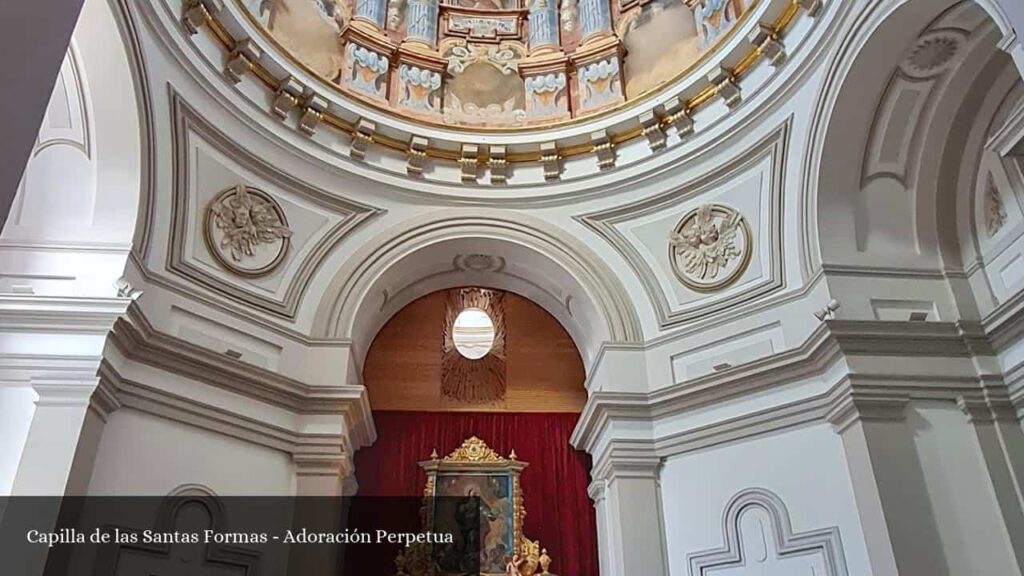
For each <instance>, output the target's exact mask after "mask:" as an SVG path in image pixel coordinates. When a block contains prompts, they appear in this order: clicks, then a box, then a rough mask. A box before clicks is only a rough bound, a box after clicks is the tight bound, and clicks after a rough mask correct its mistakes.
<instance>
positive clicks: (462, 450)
mask: <svg viewBox="0 0 1024 576" xmlns="http://www.w3.org/2000/svg"><path fill="white" fill-rule="evenodd" d="M512 453H513V454H515V451H514V450H513V451H512ZM514 459H515V458H512V460H514ZM444 461H445V462H505V461H506V459H505V458H502V457H501V455H500V454H498V453H497V452H495V451H494V450H493V449H491V447H490V446H488V445H487V444H486V443H485V442H484V441H483V440H481V439H479V438H477V437H476V436H470V437H469V439H467V440H465V441H464V442H463V443H462V445H461V446H459V447H458V448H456V449H455V451H454V452H452V453H451V454H449V455H447V456H445V458H444Z"/></svg>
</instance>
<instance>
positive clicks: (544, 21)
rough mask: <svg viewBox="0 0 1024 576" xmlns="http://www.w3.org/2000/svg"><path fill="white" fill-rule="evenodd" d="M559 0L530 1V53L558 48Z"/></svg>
mask: <svg viewBox="0 0 1024 576" xmlns="http://www.w3.org/2000/svg"><path fill="white" fill-rule="evenodd" d="M558 46H559V41H558V10H557V0H533V2H531V3H530V54H531V55H532V54H536V53H537V52H538V51H553V50H557V49H558Z"/></svg>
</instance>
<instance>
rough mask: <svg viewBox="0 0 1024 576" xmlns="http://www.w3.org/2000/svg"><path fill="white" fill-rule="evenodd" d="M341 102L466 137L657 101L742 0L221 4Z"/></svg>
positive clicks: (706, 51)
mask: <svg viewBox="0 0 1024 576" xmlns="http://www.w3.org/2000/svg"><path fill="white" fill-rule="evenodd" d="M235 1H236V2H239V3H240V4H241V7H242V8H244V11H245V14H246V16H247V17H248V18H249V20H250V21H251V22H250V23H251V24H252V25H253V26H254V27H255V28H256V29H258V30H259V32H260V33H261V34H262V35H263V36H264V38H265V40H268V41H269V43H270V44H272V45H274V46H275V47H276V49H277V51H278V52H280V53H281V54H282V55H284V56H285V57H286V58H288V59H289V60H291V63H292V64H294V65H296V66H297V67H298V68H300V69H302V70H303V71H304V72H305V73H307V74H310V75H312V76H315V77H316V78H318V79H319V80H321V81H322V82H323V83H324V84H326V85H328V86H330V89H331V90H335V91H337V93H338V94H340V95H341V96H342V97H345V98H348V99H353V100H356V101H358V102H359V103H360V104H364V105H368V106H370V107H373V108H376V109H378V110H379V111H382V112H384V113H387V114H394V115H399V116H402V117H405V118H406V119H411V120H414V121H417V122H424V123H428V124H433V125H438V126H446V127H460V128H461V127H465V128H473V129H517V128H522V129H530V128H536V127H541V126H550V125H552V124H560V123H569V122H571V121H573V120H574V119H576V118H584V117H593V116H595V115H600V114H603V113H607V112H609V111H611V110H615V109H618V108H622V107H624V106H627V105H629V104H630V103H632V102H636V101H640V100H644V99H646V98H648V97H649V96H651V95H654V94H657V93H658V92H659V91H660V90H661V89H663V88H664V87H666V86H669V85H672V84H674V83H676V82H677V81H678V80H679V79H680V78H681V77H683V76H685V75H686V72H687V71H689V70H692V69H693V68H694V67H695V66H697V65H698V64H699V63H701V62H703V61H705V60H707V59H708V58H710V57H712V55H713V54H715V52H716V46H718V45H719V44H720V43H722V42H723V41H724V40H725V39H727V38H728V37H729V36H730V35H731V33H732V31H733V30H734V29H735V28H738V26H737V24H738V23H739V22H740V21H742V20H744V16H745V15H747V13H748V12H750V11H751V10H752V8H754V6H753V4H756V1H755V0H235Z"/></svg>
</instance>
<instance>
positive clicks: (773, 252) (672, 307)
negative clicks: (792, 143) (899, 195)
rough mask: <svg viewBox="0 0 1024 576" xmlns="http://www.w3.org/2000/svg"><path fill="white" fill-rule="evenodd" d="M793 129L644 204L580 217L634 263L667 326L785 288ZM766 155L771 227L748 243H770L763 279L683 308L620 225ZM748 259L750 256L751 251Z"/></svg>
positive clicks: (699, 191) (701, 190)
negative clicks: (785, 207)
mask: <svg viewBox="0 0 1024 576" xmlns="http://www.w3.org/2000/svg"><path fill="white" fill-rule="evenodd" d="M789 132H790V120H787V121H786V122H785V123H783V124H782V125H780V126H779V127H777V128H776V129H775V130H774V131H773V132H772V133H771V134H770V135H768V136H767V137H765V138H763V139H762V140H761V141H760V142H758V143H757V144H755V145H754V146H752V147H751V148H749V149H748V150H746V151H744V152H742V153H741V154H739V155H738V156H737V157H736V158H734V159H732V160H731V161H730V162H727V163H725V164H723V165H721V166H720V167H719V168H718V169H717V170H716V171H715V172H712V173H710V174H706V175H703V176H702V177H700V178H699V179H696V180H693V181H691V182H687V183H685V184H683V185H681V186H679V187H678V188H676V189H673V190H670V191H669V192H665V193H662V194H659V195H655V196H653V197H651V198H648V199H646V200H643V201H641V202H636V203H630V204H627V205H625V206H619V207H615V208H611V209H607V210H601V211H599V212H592V213H588V214H583V215H580V216H576V219H577V220H578V221H580V222H581V223H583V224H584V225H586V226H587V227H589V228H590V229H591V230H593V231H594V232H595V233H597V234H598V235H599V236H600V237H602V238H603V239H605V240H606V241H607V242H609V243H610V244H611V245H612V246H613V247H614V248H615V249H616V250H617V251H618V252H619V253H620V254H622V256H623V257H624V258H625V259H626V261H627V262H628V263H629V264H630V267H631V268H632V269H633V271H634V272H635V273H636V274H637V276H638V277H639V278H640V280H641V282H642V284H643V286H644V289H645V290H646V292H647V295H648V297H649V298H650V299H651V301H652V302H654V304H655V310H656V312H657V314H658V322H659V327H660V328H661V329H663V330H664V329H668V328H672V327H675V326H678V325H680V324H682V323H684V322H689V321H692V320H695V319H698V318H703V317H706V316H708V315H711V314H716V313H720V312H724V311H726V310H728V309H729V308H730V307H732V306H734V305H737V304H740V303H743V302H748V301H750V300H753V299H756V298H761V297H764V296H767V295H769V294H771V293H773V292H775V291H777V290H779V289H781V288H782V287H783V286H784V279H783V277H782V271H783V251H782V244H781V242H782V235H783V230H782V194H783V191H782V187H783V179H784V168H785V162H786V147H787V145H788V140H789V139H788V135H789ZM765 159H767V160H768V161H769V162H770V165H771V166H770V175H769V176H768V177H767V178H766V180H767V181H765V182H762V186H765V187H767V193H766V194H764V195H763V204H761V206H760V207H761V209H762V210H768V211H769V214H768V229H760V230H758V232H757V233H756V234H755V235H754V237H753V238H751V240H752V242H751V244H753V246H747V247H746V249H747V250H748V251H750V250H759V249H760V247H759V244H760V243H765V242H767V243H769V248H768V250H767V254H768V261H767V262H762V264H761V266H762V269H763V271H764V274H763V278H761V279H760V280H758V281H756V282H754V283H753V284H752V285H751V286H750V287H748V288H744V289H739V290H735V291H732V292H728V293H727V294H728V295H727V296H725V297H719V296H716V295H714V294H709V293H706V291H705V292H701V293H700V294H702V296H701V297H700V298H698V299H696V300H694V301H692V302H688V303H687V305H686V306H685V307H681V306H679V305H678V304H676V303H675V302H674V301H673V300H674V299H670V297H669V294H668V292H667V291H666V288H665V286H664V283H663V282H662V281H661V280H659V278H658V276H657V274H656V273H655V272H654V269H653V268H652V266H654V264H652V263H651V262H649V261H648V260H647V258H645V257H644V255H643V254H642V253H641V251H640V248H639V247H637V246H636V245H634V241H633V240H631V239H630V238H627V237H626V236H625V235H624V234H623V232H622V231H621V230H620V229H619V227H618V226H619V225H621V224H625V223H627V222H630V221H634V220H638V219H641V218H643V217H645V216H650V215H653V214H656V213H659V212H662V211H666V210H670V209H672V208H673V207H674V206H676V205H679V204H680V203H682V202H686V201H690V200H692V199H694V198H698V197H701V196H702V195H703V194H705V193H706V192H708V191H711V190H715V189H716V188H718V187H720V186H722V185H723V184H724V183H726V182H729V181H731V180H733V179H734V178H735V177H736V176H737V175H741V174H744V173H746V172H747V171H749V170H751V169H752V167H754V166H756V165H757V164H758V163H759V162H762V161H764V160H765ZM759 216H760V215H759V214H744V217H747V218H756V217H759ZM668 232H669V231H668V230H666V236H665V237H666V240H665V243H666V244H668V243H669V240H668ZM745 257H746V258H749V253H748V254H747V255H746V256H745ZM740 272H742V270H740Z"/></svg>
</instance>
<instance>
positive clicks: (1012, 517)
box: [957, 394, 1024, 573]
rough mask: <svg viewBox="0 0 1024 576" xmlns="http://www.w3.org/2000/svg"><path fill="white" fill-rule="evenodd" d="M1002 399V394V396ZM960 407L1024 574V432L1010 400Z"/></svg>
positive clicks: (966, 403) (971, 401) (972, 402)
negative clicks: (1023, 492) (975, 443)
mask: <svg viewBox="0 0 1024 576" xmlns="http://www.w3.org/2000/svg"><path fill="white" fill-rule="evenodd" d="M1000 396H1002V394H1000ZM957 406H958V407H959V408H960V410H962V411H963V413H964V414H965V415H966V416H967V423H968V426H969V427H970V429H971V431H972V433H973V435H974V440H975V441H976V442H977V451H978V453H979V454H981V459H982V461H983V463H984V466H985V471H986V473H987V475H988V479H989V481H990V482H991V489H992V492H993V494H994V496H995V500H996V503H997V506H998V508H999V512H1000V514H1001V516H1002V521H1003V524H1004V526H1005V527H1006V534H1007V537H1008V539H1009V541H1010V546H1011V547H1012V548H1013V555H1014V559H1015V560H1016V562H1017V566H1018V567H1019V568H1020V570H1021V572H1022V573H1024V501H1022V498H1024V495H1022V494H1021V492H1020V490H1021V487H1022V486H1024V484H1022V483H1021V482H1022V480H1024V430H1022V429H1021V425H1020V422H1019V421H1018V419H1017V415H1016V409H1015V408H1014V407H1013V405H1012V404H1011V403H1010V400H1009V398H1005V397H1003V398H998V397H997V398H991V397H990V398H988V399H985V400H982V399H971V398H965V397H963V396H961V397H960V398H958V399H957Z"/></svg>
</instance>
